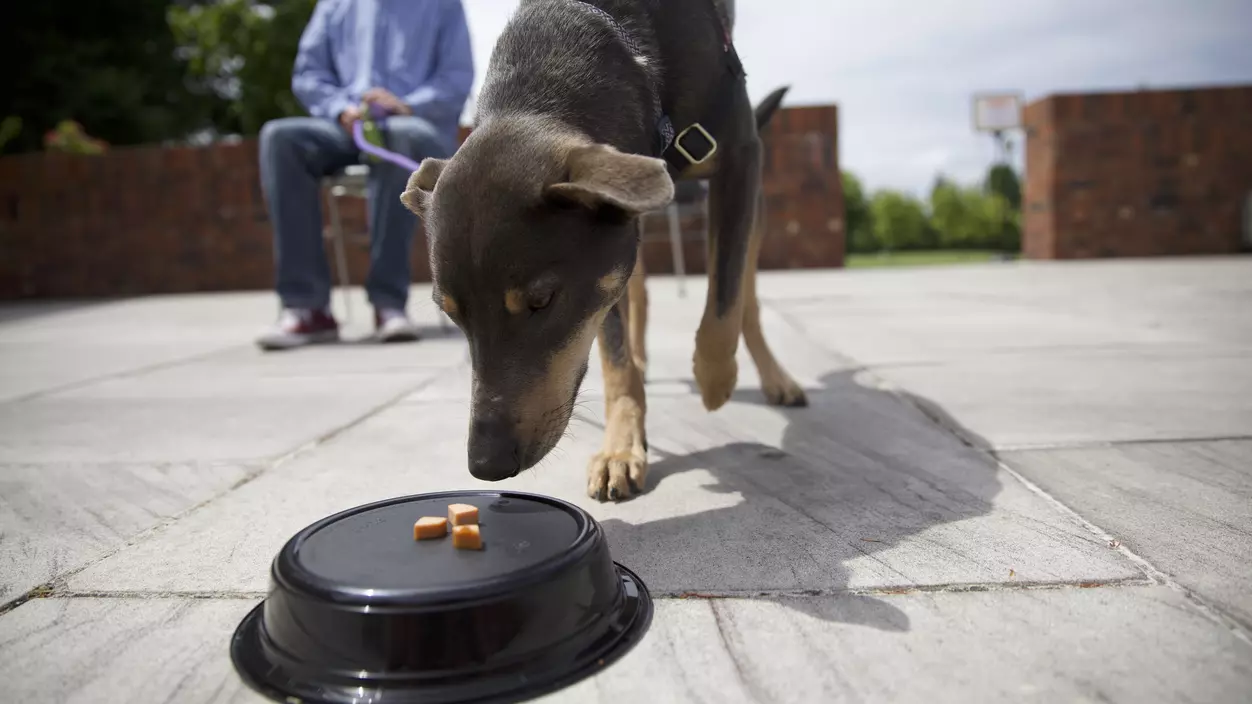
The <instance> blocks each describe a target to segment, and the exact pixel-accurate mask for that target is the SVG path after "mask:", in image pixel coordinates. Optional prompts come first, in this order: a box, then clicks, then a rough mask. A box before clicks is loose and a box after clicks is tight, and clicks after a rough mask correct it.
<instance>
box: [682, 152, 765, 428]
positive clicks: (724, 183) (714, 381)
mask: <svg viewBox="0 0 1252 704" xmlns="http://www.w3.org/2000/svg"><path fill="white" fill-rule="evenodd" d="M718 159H719V162H718V168H717V174H716V175H715V176H714V177H713V178H712V182H711V188H710V192H709V213H710V215H711V220H712V222H711V223H710V224H711V226H712V227H711V228H710V229H711V233H710V234H711V236H710V237H709V241H708V262H709V266H708V270H709V273H708V277H709V292H708V298H707V299H706V300H705V303H704V317H703V318H702V319H701V320H700V328H699V330H697V331H696V353H695V359H694V365H693V366H694V372H695V377H696V384H697V385H698V386H699V387H700V395H701V397H702V398H703V400H704V407H705V408H707V409H708V410H710V411H714V410H717V409H718V408H721V407H722V405H723V404H725V403H726V402H727V401H729V400H730V395H731V394H732V393H733V392H734V390H735V384H736V383H737V382H738V378H739V366H738V364H737V363H736V362H735V353H736V352H737V351H738V349H739V333H740V331H741V330H742V326H743V295H742V294H743V274H744V263H745V261H746V260H747V254H748V238H749V236H750V233H751V231H752V224H753V219H754V215H755V212H756V203H757V196H758V194H759V192H760V184H761V143H760V142H759V141H758V140H757V139H756V138H755V137H754V138H753V139H751V140H749V141H748V142H746V143H745V144H743V145H742V146H739V147H737V148H735V149H733V150H731V149H728V150H726V151H725V152H720V153H719V156H718Z"/></svg>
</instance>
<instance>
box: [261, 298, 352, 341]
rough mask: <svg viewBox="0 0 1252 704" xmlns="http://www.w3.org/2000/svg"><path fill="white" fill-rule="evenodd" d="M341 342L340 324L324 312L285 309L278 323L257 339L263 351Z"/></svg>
mask: <svg viewBox="0 0 1252 704" xmlns="http://www.w3.org/2000/svg"><path fill="white" fill-rule="evenodd" d="M338 340H339V323H336V322H335V318H334V316H332V315H331V314H330V313H328V312H326V311H324V310H305V309H300V308H284V309H283V312H282V313H281V314H280V315H279V316H278V322H277V323H274V327H272V328H270V329H269V331H268V332H266V333H265V334H264V335H261V336H260V337H258V338H257V341H256V343H257V345H259V346H260V347H261V349H263V350H289V349H291V348H293V347H303V346H305V345H313V344H317V343H322V342H337V341H338Z"/></svg>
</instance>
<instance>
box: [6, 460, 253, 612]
mask: <svg viewBox="0 0 1252 704" xmlns="http://www.w3.org/2000/svg"><path fill="white" fill-rule="evenodd" d="M256 469H258V468H253V467H248V466H245V465H237V464H208V463H196V464H156V465H153V464H148V465H143V464H141V465H129V464H116V465H87V466H84V465H69V464H66V465H0V488H2V490H0V605H3V604H5V603H6V602H9V601H11V600H12V599H15V598H17V597H20V596H21V595H23V594H25V593H26V592H28V591H30V590H31V589H33V588H35V587H36V586H39V585H41V584H45V583H47V582H49V581H50V580H52V579H53V578H54V577H56V576H58V575H63V574H66V573H68V572H70V571H73V570H75V569H78V568H80V567H82V566H84V565H86V564H87V563H88V562H90V561H92V560H96V559H99V558H100V557H103V556H104V555H106V554H108V553H109V552H112V551H114V550H116V549H117V548H120V547H122V546H123V545H125V544H126V541H127V540H129V539H130V538H132V537H133V536H135V535H137V534H139V533H140V532H142V531H144V530H147V529H149V528H152V527H153V526H156V525H158V524H159V523H161V522H162V521H164V520H167V519H169V518H172V517H173V516H176V515H177V514H179V513H181V512H183V511H185V510H187V509H189V508H191V507H193V506H195V505H196V504H198V503H200V502H202V501H206V500H208V499H210V498H212V497H213V496H216V495H218V494H220V493H222V492H224V491H227V490H229V489H230V488H231V487H232V486H233V485H235V484H236V483H238V482H240V481H242V480H244V479H246V478H248V477H249V476H251V475H252V473H253V472H255V471H256Z"/></svg>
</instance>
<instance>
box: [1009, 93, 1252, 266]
mask: <svg viewBox="0 0 1252 704" xmlns="http://www.w3.org/2000/svg"><path fill="white" fill-rule="evenodd" d="M1024 121H1025V125H1026V135H1027V136H1026V179H1025V193H1024V197H1023V209H1024V212H1023V216H1024V223H1023V233H1022V237H1023V239H1022V250H1023V253H1024V254H1025V256H1027V257H1030V258H1033V259H1074V258H1086V257H1131V256H1160V255H1183V254H1220V253H1227V252H1235V251H1238V250H1239V249H1240V246H1241V245H1240V238H1241V228H1242V218H1243V208H1244V207H1245V206H1244V203H1245V199H1246V198H1247V196H1248V194H1249V193H1250V192H1252V86H1241V87H1231V88H1207V89H1195V90H1172V91H1140V92H1134V93H1106V94H1090V95H1055V96H1050V97H1047V98H1044V99H1042V100H1039V101H1036V102H1034V103H1032V104H1030V105H1029V106H1027V108H1026V111H1025V117H1024Z"/></svg>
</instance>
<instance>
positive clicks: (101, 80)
mask: <svg viewBox="0 0 1252 704" xmlns="http://www.w3.org/2000/svg"><path fill="white" fill-rule="evenodd" d="M168 5H169V1H168V0H92V2H82V3H69V2H66V1H65V0H61V1H57V0H45V1H43V2H14V3H8V4H6V5H5V10H4V19H3V20H2V21H0V61H3V64H2V65H3V66H5V70H4V71H2V72H0V96H3V100H4V101H5V105H4V107H3V109H0V115H3V116H6V117H7V116H13V117H16V118H20V120H21V123H20V124H21V125H22V129H21V131H20V132H18V133H16V134H13V135H11V138H10V140H9V141H8V142H7V143H6V144H5V145H4V146H3V150H4V151H5V152H6V153H10V152H23V151H31V150H37V149H39V148H40V145H41V143H42V140H43V136H44V134H45V133H46V132H47V131H49V130H51V129H53V128H54V127H55V126H56V125H58V124H60V123H61V122H62V121H64V120H73V121H76V122H78V123H80V124H81V125H82V126H83V129H84V131H85V132H86V133H87V134H90V135H93V136H95V137H99V138H101V139H103V140H104V141H105V142H108V143H111V144H139V143H143V142H153V141H162V140H167V139H178V138H181V137H183V136H185V135H186V134H188V133H189V132H191V131H192V130H194V129H196V128H198V127H200V126H202V125H203V124H204V122H205V115H206V111H205V105H204V103H203V101H202V100H201V99H200V98H198V97H197V96H195V95H193V94H192V93H191V92H190V91H188V90H187V88H186V77H187V67H186V62H185V61H183V60H181V59H180V58H179V57H178V56H177V52H176V46H175V42H174V37H173V35H172V34H171V33H170V31H169V27H168V26H167V24H166V19H165V13H166V9H167V7H168Z"/></svg>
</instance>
